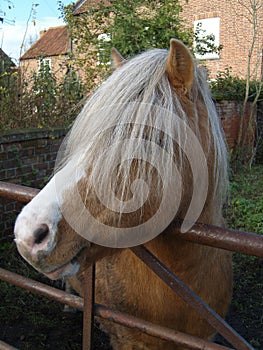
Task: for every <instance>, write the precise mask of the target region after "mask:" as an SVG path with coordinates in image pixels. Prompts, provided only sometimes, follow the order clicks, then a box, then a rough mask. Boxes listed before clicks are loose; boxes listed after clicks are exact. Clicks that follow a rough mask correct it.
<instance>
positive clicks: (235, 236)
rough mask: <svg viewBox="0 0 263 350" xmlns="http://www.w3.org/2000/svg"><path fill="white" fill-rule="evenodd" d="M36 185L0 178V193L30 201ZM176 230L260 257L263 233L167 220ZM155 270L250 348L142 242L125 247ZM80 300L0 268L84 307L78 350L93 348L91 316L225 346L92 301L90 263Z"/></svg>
mask: <svg viewBox="0 0 263 350" xmlns="http://www.w3.org/2000/svg"><path fill="white" fill-rule="evenodd" d="M38 192H39V190H38V189H35V188H30V187H25V186H20V185H15V184H11V183H6V182H1V181H0V197H5V198H9V199H14V200H18V201H20V202H24V203H27V202H29V201H30V200H31V199H32V198H33V197H34V196H35V195H36V194H37V193H38ZM171 225H173V228H174V229H176V234H178V236H180V237H181V238H182V239H184V240H187V241H191V242H195V243H199V244H204V245H208V246H212V247H217V248H221V249H226V250H230V251H234V252H238V253H242V254H247V255H254V256H257V257H260V258H263V237H262V236H261V235H257V234H254V233H248V232H241V231H235V230H230V229H223V228H220V227H216V226H211V225H205V224H195V225H194V226H193V227H192V228H191V230H189V231H188V232H186V233H181V232H180V229H179V227H180V226H177V224H174V223H172V224H171ZM130 249H131V251H132V252H133V253H134V254H135V255H137V257H138V258H139V259H141V260H142V261H143V262H144V263H145V264H146V265H147V266H148V267H149V268H150V269H151V270H152V271H153V272H154V273H155V274H157V275H158V276H159V278H161V279H162V280H163V281H164V282H165V283H166V284H167V285H168V286H169V287H170V288H172V289H173V291H174V292H176V293H177V294H178V295H179V296H180V297H181V298H183V299H184V300H185V301H186V302H187V303H188V304H190V305H191V306H192V307H193V308H194V309H195V310H196V311H197V312H198V313H199V314H200V315H201V316H202V317H203V318H205V319H206V320H207V322H209V323H210V325H212V326H213V328H214V329H215V330H216V331H217V332H218V333H220V334H221V335H222V336H223V337H224V338H225V339H226V340H228V342H230V343H231V344H232V345H234V346H235V348H236V349H238V350H248V349H250V350H251V349H253V348H252V347H251V345H250V344H248V343H247V342H246V340H245V339H243V338H242V337H241V336H240V335H239V334H238V333H237V332H236V331H235V330H234V329H232V327H230V326H229V325H228V324H227V323H226V322H225V321H224V320H223V319H222V318H221V317H220V316H219V315H217V314H216V313H215V312H214V311H213V310H211V309H210V307H209V306H208V305H206V304H205V303H204V302H203V301H202V300H201V299H200V298H199V297H198V296H196V295H195V294H194V293H193V292H192V291H191V290H190V289H189V288H188V287H187V286H186V285H184V283H183V282H182V281H180V280H179V279H178V278H177V277H176V276H175V275H174V274H173V273H172V272H171V271H169V270H168V269H167V267H166V266H165V265H163V264H162V263H161V261H159V260H158V259H157V258H156V257H155V256H154V255H153V254H152V253H151V252H149V251H148V250H147V249H146V248H145V247H144V246H137V247H133V248H130ZM84 275H85V276H84V283H85V287H84V299H82V298H80V297H76V296H74V295H71V294H68V293H66V292H63V291H61V290H59V289H56V288H53V287H50V286H48V285H45V284H42V283H40V282H36V281H34V280H30V279H28V278H26V277H23V276H21V275H18V274H14V273H13V272H10V271H8V270H5V269H1V268H0V279H2V280H4V281H6V282H9V283H11V284H15V285H17V286H20V287H22V288H25V289H27V290H30V291H33V292H36V293H38V294H42V295H44V296H47V297H50V298H52V299H55V300H57V301H59V302H62V303H64V304H67V305H70V306H73V307H76V308H78V309H80V310H82V311H83V343H82V349H85V350H88V349H91V348H92V328H93V320H94V316H100V317H102V318H106V319H109V320H111V321H113V322H116V323H119V324H122V325H125V326H127V327H131V328H137V329H139V330H140V331H142V332H144V333H147V334H149V335H152V336H155V337H159V338H161V339H164V340H169V341H172V342H173V343H175V344H177V345H182V346H184V347H187V348H189V349H196V350H201V349H204V348H205V349H207V350H220V349H221V350H223V349H225V350H226V349H230V348H227V347H224V346H221V345H218V344H215V343H211V342H208V341H205V340H203V339H200V338H197V337H193V336H191V335H188V334H185V333H181V332H177V331H175V330H172V329H169V328H166V327H162V326H158V325H154V324H152V323H150V322H147V321H144V320H140V319H138V318H136V317H134V316H131V315H127V314H125V313H121V312H118V311H113V310H110V309H109V308H107V307H105V306H102V305H98V304H95V303H94V288H95V266H93V265H92V266H90V267H89V268H87V269H86V270H85V274H84ZM0 349H14V348H12V347H10V346H9V345H8V344H5V343H4V342H1V341H0Z"/></svg>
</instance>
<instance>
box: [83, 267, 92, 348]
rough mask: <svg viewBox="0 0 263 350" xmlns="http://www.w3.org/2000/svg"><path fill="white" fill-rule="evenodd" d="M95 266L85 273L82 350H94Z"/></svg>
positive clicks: (88, 268)
mask: <svg viewBox="0 0 263 350" xmlns="http://www.w3.org/2000/svg"><path fill="white" fill-rule="evenodd" d="M94 291H95V264H92V265H90V266H89V267H87V269H86V270H85V271H84V295H83V297H84V308H83V335H82V349H83V350H92V340H93V339H92V338H93V322H94Z"/></svg>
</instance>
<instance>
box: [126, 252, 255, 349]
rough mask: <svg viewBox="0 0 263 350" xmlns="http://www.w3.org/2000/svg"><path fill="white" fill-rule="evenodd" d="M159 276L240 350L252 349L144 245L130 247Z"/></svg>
mask: <svg viewBox="0 0 263 350" xmlns="http://www.w3.org/2000/svg"><path fill="white" fill-rule="evenodd" d="M130 249H131V251H132V252H133V253H134V254H135V255H136V256H137V257H138V258H140V259H141V260H142V261H143V262H144V263H145V264H146V265H147V266H148V267H149V268H150V269H151V270H152V271H153V272H154V273H155V274H156V275H157V276H159V277H160V278H161V279H162V280H163V281H164V282H165V283H166V284H167V285H168V286H169V287H170V288H171V289H172V290H173V291H174V292H175V293H177V294H178V295H179V296H180V297H181V298H182V299H183V300H184V301H185V302H187V304H188V305H190V306H191V307H192V308H193V309H194V310H196V311H197V312H198V314H199V315H200V316H201V317H202V318H203V319H205V320H206V321H207V322H208V323H209V324H210V325H211V326H212V327H213V328H214V329H215V330H216V331H217V332H218V333H220V334H221V335H222V336H223V337H224V338H225V339H226V340H228V341H229V343H230V344H232V345H233V346H234V347H235V348H236V349H238V350H252V349H253V348H252V347H251V345H250V344H249V343H248V342H247V341H246V340H245V339H243V338H242V337H241V336H240V335H239V334H238V333H237V332H236V331H235V330H234V329H233V328H232V327H230V326H229V325H228V324H227V323H226V322H225V321H224V320H223V319H222V318H221V317H220V316H219V315H218V314H216V312H215V311H214V310H213V309H211V308H210V307H209V306H208V305H207V304H206V303H205V302H204V301H203V300H202V299H200V298H199V297H198V296H197V295H196V294H195V293H193V291H192V290H191V289H190V288H189V287H188V286H187V285H185V284H184V283H183V282H182V281H181V280H180V279H179V278H178V277H177V276H176V275H175V274H174V273H172V272H171V271H170V270H169V269H168V268H167V267H166V266H165V265H164V264H163V263H162V262H161V261H160V260H158V259H157V258H156V257H155V256H154V255H153V254H152V253H151V252H150V251H149V250H148V249H147V248H145V247H144V246H137V247H133V248H130Z"/></svg>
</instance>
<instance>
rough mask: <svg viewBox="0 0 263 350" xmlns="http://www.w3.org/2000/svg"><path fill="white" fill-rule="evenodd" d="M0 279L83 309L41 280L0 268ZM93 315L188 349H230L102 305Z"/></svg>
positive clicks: (81, 304)
mask: <svg viewBox="0 0 263 350" xmlns="http://www.w3.org/2000/svg"><path fill="white" fill-rule="evenodd" d="M0 279H2V280H3V281H5V282H8V283H11V284H14V285H16V286H18V287H21V288H24V289H26V290H29V291H31V292H35V293H38V294H40V295H43V296H45V297H48V298H51V299H54V300H56V301H58V302H60V303H63V304H67V305H69V306H71V307H74V308H77V309H78V310H80V311H83V309H84V302H83V299H82V298H80V297H77V296H75V295H71V294H68V293H66V292H63V291H62V290H59V289H57V288H53V287H50V286H47V285H45V284H43V283H41V282H37V281H34V280H32V279H29V278H27V277H23V276H20V275H18V274H16V273H14V272H11V271H7V270H4V269H2V268H0ZM94 315H95V316H99V317H102V318H104V319H107V320H112V321H113V322H115V323H118V324H121V325H123V326H126V327H129V328H136V329H138V330H139V331H141V332H143V333H146V334H149V335H151V336H154V337H158V338H160V339H164V340H167V341H171V342H173V343H175V344H177V345H182V346H184V347H186V348H189V349H194V350H203V349H206V350H231V349H230V348H227V347H224V346H221V345H218V344H214V343H211V342H208V341H206V340H202V339H199V338H196V337H193V336H190V335H188V334H184V333H181V332H177V331H175V330H173V329H169V328H166V327H162V326H158V325H155V324H153V323H150V322H147V321H144V320H141V319H139V318H137V317H134V316H130V315H127V314H125V313H122V312H119V311H113V310H111V309H108V308H107V307H105V306H102V305H98V304H95V305H94ZM85 350H86V349H85Z"/></svg>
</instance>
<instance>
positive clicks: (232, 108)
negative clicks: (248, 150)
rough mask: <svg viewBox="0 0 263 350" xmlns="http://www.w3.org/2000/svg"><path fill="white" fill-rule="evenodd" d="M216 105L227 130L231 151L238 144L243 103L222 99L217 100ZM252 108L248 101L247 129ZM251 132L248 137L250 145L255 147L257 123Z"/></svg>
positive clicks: (227, 140)
mask: <svg viewBox="0 0 263 350" xmlns="http://www.w3.org/2000/svg"><path fill="white" fill-rule="evenodd" d="M215 105H216V110H217V113H218V115H219V117H220V119H221V123H222V127H223V129H224V132H225V138H226V142H227V145H228V149H229V151H230V152H231V151H233V150H234V149H235V147H236V144H237V139H238V131H239V124H240V115H241V109H242V103H241V102H237V101H220V102H216V104H215ZM250 108H251V104H249V103H248V105H247V108H246V111H245V117H244V118H245V119H244V120H245V129H246V128H247V127H248V121H249V115H250ZM249 132H250V135H249V137H248V138H247V140H248V146H249V147H253V143H254V138H255V125H254V126H253V128H252V130H250V131H249Z"/></svg>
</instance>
